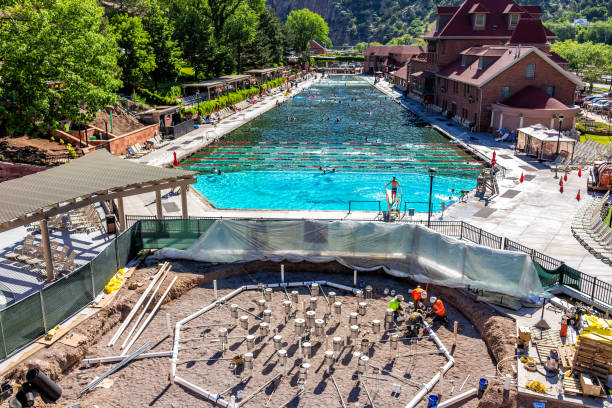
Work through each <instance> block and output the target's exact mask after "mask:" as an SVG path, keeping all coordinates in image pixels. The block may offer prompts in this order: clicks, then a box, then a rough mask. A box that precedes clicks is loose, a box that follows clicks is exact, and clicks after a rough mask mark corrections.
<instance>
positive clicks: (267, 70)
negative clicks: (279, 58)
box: [244, 67, 283, 75]
mask: <svg viewBox="0 0 612 408" xmlns="http://www.w3.org/2000/svg"><path fill="white" fill-rule="evenodd" d="M282 69H283V67H271V68H260V69H250V70H248V71H245V72H244V73H245V74H250V75H254V74H269V73H270V72H276V71H280V70H282Z"/></svg>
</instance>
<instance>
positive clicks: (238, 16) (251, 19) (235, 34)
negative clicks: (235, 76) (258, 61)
mask: <svg viewBox="0 0 612 408" xmlns="http://www.w3.org/2000/svg"><path fill="white" fill-rule="evenodd" d="M258 21H259V16H258V15H257V14H256V13H255V11H253V10H252V9H251V8H250V7H249V6H248V5H247V4H246V3H243V4H241V5H240V6H239V7H238V8H237V9H236V11H235V12H234V14H233V15H232V16H231V17H229V18H228V19H227V22H226V24H225V31H226V32H227V39H228V41H229V43H230V44H231V45H232V46H233V48H234V50H235V52H236V62H237V63H238V72H242V58H243V56H244V52H245V50H246V49H248V47H249V46H251V44H252V43H253V41H254V40H255V33H256V28H257V22H258Z"/></svg>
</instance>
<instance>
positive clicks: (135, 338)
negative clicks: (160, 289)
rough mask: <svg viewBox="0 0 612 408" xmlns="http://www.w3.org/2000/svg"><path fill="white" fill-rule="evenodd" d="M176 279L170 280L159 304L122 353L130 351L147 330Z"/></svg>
mask: <svg viewBox="0 0 612 408" xmlns="http://www.w3.org/2000/svg"><path fill="white" fill-rule="evenodd" d="M177 279H178V276H175V277H174V279H172V282H170V285H168V287H167V288H166V291H165V292H164V294H163V295H161V297H160V298H159V302H157V304H156V305H155V307H154V308H153V310H152V311H151V313H150V314H149V317H147V320H145V321H144V322H143V323H142V326H140V328H139V329H138V331H137V332H136V334H135V335H134V337H133V338H132V340H131V341H130V343H129V344H128V345H127V346H126V347H125V350H124V351H123V352H124V353H127V351H128V350H129V349H130V347H132V346H133V345H134V342H135V341H136V340H137V339H138V337H139V336H140V335H141V334H142V332H143V331H144V330H145V329H146V328H147V326H148V325H149V322H150V321H151V320H152V319H153V318H154V317H155V314H156V313H157V310H158V309H159V308H160V307H161V305H162V302H163V301H164V299H165V298H166V296H168V292H170V289H172V287H173V286H174V283H175V282H176V280H177Z"/></svg>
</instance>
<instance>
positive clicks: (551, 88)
mask: <svg viewBox="0 0 612 408" xmlns="http://www.w3.org/2000/svg"><path fill="white" fill-rule="evenodd" d="M546 93H547V94H549V95H550V96H555V87H554V86H547V87H546Z"/></svg>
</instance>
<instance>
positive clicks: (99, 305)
mask: <svg viewBox="0 0 612 408" xmlns="http://www.w3.org/2000/svg"><path fill="white" fill-rule="evenodd" d="M134 270H136V268H135V267H132V268H129V269H128V270H127V271H126V272H125V279H124V280H123V283H122V284H121V287H120V288H119V289H117V290H116V291H115V292H113V293H105V294H104V295H103V296H102V298H101V299H100V300H99V301H98V303H94V304H92V305H91V307H95V308H97V309H102V308H104V307H105V306H107V305H108V304H109V303H110V302H111V301H112V300H113V299H114V297H115V295H116V294H117V293H119V291H120V290H121V288H123V286H125V282H127V280H128V279H129V278H130V277H131V276H132V274H133V273H134Z"/></svg>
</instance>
